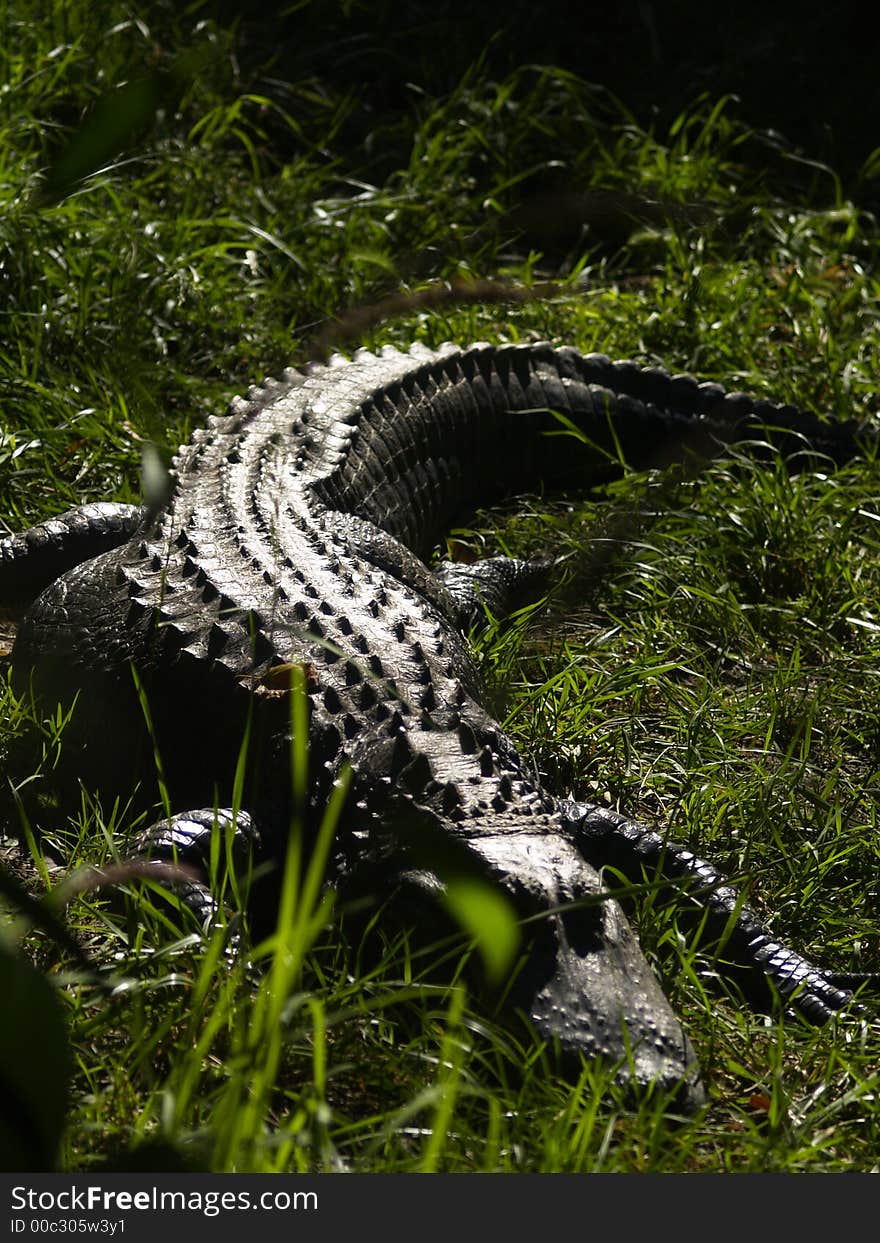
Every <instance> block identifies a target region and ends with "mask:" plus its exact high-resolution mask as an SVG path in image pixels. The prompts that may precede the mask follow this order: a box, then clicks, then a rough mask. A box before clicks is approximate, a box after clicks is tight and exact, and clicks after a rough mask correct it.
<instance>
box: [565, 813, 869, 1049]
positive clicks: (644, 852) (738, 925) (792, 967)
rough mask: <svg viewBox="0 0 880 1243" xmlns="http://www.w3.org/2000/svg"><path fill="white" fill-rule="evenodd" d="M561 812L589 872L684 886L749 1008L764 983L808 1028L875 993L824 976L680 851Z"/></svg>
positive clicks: (644, 834) (595, 816)
mask: <svg viewBox="0 0 880 1243" xmlns="http://www.w3.org/2000/svg"><path fill="white" fill-rule="evenodd" d="M562 810H563V812H564V814H565V816H566V819H567V820H568V822H569V825H570V827H571V831H572V837H573V840H574V841H575V842H576V844H577V846H578V848H579V849H580V850H581V852H582V853H583V855H584V857H585V858H586V859H588V860H590V861H591V862H592V863H593V864H594V865H595V866H596V867H603V866H604V867H610V868H614V869H616V870H618V871H620V872H622V873H623V875H624V876H625V877H626V878H627V880H629V881H631V882H632V883H634V884H638V883H640V882H642V881H643V880H644V879H645V875H646V874H647V875H648V876H649V877H650V876H651V875H659V876H660V877H661V878H662V879H664V880H669V881H670V882H672V883H674V884H676V885H677V886H681V885H682V883H684V884H685V886H686V888H687V892H688V894H689V895H690V896H691V897H692V898H693V899H694V900H695V902H696V903H697V907H698V913H699V916H700V918H705V920H706V929H707V932H708V933H709V935H710V936H713V937H717V938H719V939H720V940H721V941H722V944H723V952H724V954H725V956H726V957H728V958H729V959H730V960H731V962H732V964H733V966H734V969H735V973H736V975H737V978H738V979H739V981H740V983H741V985H742V987H743V991H744V992H745V993H746V995H747V996H749V997H750V999H751V1000H752V1001H754V1002H756V1003H760V1004H763V1003H764V1002H765V1001H766V1000H767V999H768V998H769V995H770V993H771V990H770V989H769V988H768V987H767V981H770V982H771V983H772V985H773V986H774V987H775V988H776V990H777V991H778V993H779V994H780V996H781V997H782V998H783V999H785V1000H786V1001H788V1000H789V999H790V1000H791V1004H792V1005H793V1006H794V1007H795V1008H796V1009H797V1010H799V1011H800V1013H801V1014H803V1016H804V1017H805V1018H806V1019H807V1020H808V1021H809V1022H811V1023H816V1024H821V1023H825V1022H827V1021H828V1019H830V1018H831V1016H832V1014H834V1012H835V1011H837V1010H842V1009H843V1008H844V1007H845V1006H847V1005H848V1004H849V1003H850V1002H851V1001H852V991H851V989H852V988H855V987H859V986H861V985H864V984H868V985H875V986H876V984H877V980H878V977H877V976H872V975H846V974H842V973H835V972H832V971H825V970H823V969H822V968H821V967H817V966H815V965H814V964H813V963H811V962H809V961H807V959H805V958H802V957H801V956H800V954H797V953H795V952H794V950H790V949H788V948H787V947H786V946H784V945H783V944H782V943H781V942H779V941H777V940H776V939H775V938H774V937H773V936H771V934H770V933H769V932H767V930H766V929H765V928H764V927H763V926H762V924H761V923H760V921H759V919H758V917H757V915H756V914H755V912H754V911H753V910H752V909H751V908H750V907H749V906H747V905H745V904H744V903H743V901H742V899H741V898H740V897H739V895H738V894H737V892H736V890H735V889H734V888H733V886H731V885H730V884H729V883H728V882H727V880H726V879H725V878H724V877H723V876H722V875H721V873H720V872H718V871H717V869H716V868H715V867H713V865H712V864H711V863H707V862H706V861H705V860H703V859H699V858H698V857H697V856H696V855H694V854H693V853H692V852H691V851H690V850H687V849H686V848H685V847H684V846H679V845H676V844H675V843H673V842H668V841H666V840H665V839H664V838H662V837H661V836H660V835H659V834H658V833H654V832H652V831H651V830H650V829H647V828H645V827H644V826H642V825H639V824H636V823H634V822H633V821H632V820H627V819H626V818H625V817H623V816H619V815H617V814H616V813H615V812H612V811H609V810H608V809H607V808H603V807H598V806H595V805H594V804H591V803H575V802H568V803H565V804H563V805H562ZM736 968H739V970H736Z"/></svg>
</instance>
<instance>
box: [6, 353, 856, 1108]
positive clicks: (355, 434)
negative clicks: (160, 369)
mask: <svg viewBox="0 0 880 1243" xmlns="http://www.w3.org/2000/svg"><path fill="white" fill-rule="evenodd" d="M571 428H574V429H576V430H577V439H576V440H573V439H572V438H571V436H570V435H564V434H563V435H560V432H564V431H565V430H566V429H571ZM756 436H757V437H758V438H760V439H761V440H762V442H766V441H767V440H768V439H769V440H772V441H773V442H774V443H775V444H776V445H777V446H778V447H780V448H781V449H782V450H783V451H785V450H787V449H789V448H803V444H804V440H806V441H807V442H808V443H809V444H810V445H811V446H813V447H814V448H815V449H816V450H817V451H820V452H822V453H823V454H826V455H828V456H830V457H832V458H833V459H835V460H836V461H844V460H846V459H847V458H849V457H851V456H852V455H853V454H855V453H856V452H858V451H859V445H860V431H859V429H858V427H857V426H856V425H855V424H854V423H846V424H844V423H841V422H837V423H835V422H824V421H822V420H820V419H818V418H815V417H813V416H810V415H808V414H806V413H804V412H802V411H799V410H797V409H795V408H794V407H790V406H782V405H774V404H772V403H770V402H766V401H762V400H756V399H755V398H752V397H749V396H748V395H745V394H742V393H732V392H727V391H725V389H724V388H723V387H721V386H720V385H718V384H715V383H700V382H699V381H698V380H696V379H695V378H693V377H691V376H688V375H673V374H669V373H668V372H667V371H665V370H663V369H662V368H659V367H640V366H638V365H636V364H634V363H631V362H620V361H618V362H614V361H611V360H610V359H609V358H607V357H605V356H604V355H600V354H581V353H579V352H577V351H576V350H575V349H573V348H570V347H559V348H554V347H553V346H551V345H548V344H528V345H500V346H491V345H486V344H482V343H479V344H476V345H473V346H470V347H468V348H459V347H457V346H455V345H452V344H446V345H444V346H441V347H440V348H439V349H437V350H436V351H433V350H429V349H428V348H426V347H424V346H421V345H414V346H412V347H411V348H410V349H409V350H408V351H406V352H401V351H398V350H397V349H395V348H390V347H388V348H384V349H381V350H379V351H378V352H377V353H370V352H367V351H364V350H360V351H358V352H356V353H355V354H354V355H353V357H352V358H350V359H349V358H344V357H341V356H334V357H332V358H331V359H330V360H329V362H327V363H320V364H312V365H310V366H309V367H307V368H306V369H304V370H301V371H293V370H288V371H285V372H284V374H283V376H282V378H281V379H279V380H274V379H267V380H266V381H264V383H263V384H262V385H260V386H257V387H254V388H252V389H251V390H249V392H248V394H247V396H246V397H245V398H236V399H235V400H233V402H232V403H231V406H230V408H229V410H228V413H227V414H225V415H223V416H218V417H213V416H212V417H211V418H209V419H208V422H207V426H206V427H205V428H202V429H199V430H197V431H196V432H195V433H194V435H193V437H192V440H191V441H190V443H189V444H188V445H186V446H184V447H182V448H181V449H180V451H179V453H178V456H177V457H176V459H175V462H174V465H173V469H172V472H171V479H172V490H171V494H170V497H169V498H168V499H167V500H166V501H165V502H164V503H162V504H161V505H153V506H127V505H119V504H110V503H106V504H105V503H96V504H91V505H86V506H83V507H81V508H79V509H74V510H71V511H68V512H67V513H65V514H62V515H60V516H59V517H58V518H56V519H52V520H50V521H47V522H43V523H41V524H40V525H38V526H36V527H34V528H32V529H31V530H30V531H27V532H24V533H20V534H15V535H10V536H7V537H5V538H4V539H2V540H0V602H5V603H6V604H7V605H15V606H17V607H18V608H19V609H20V610H21V611H22V612H23V618H22V621H21V625H20V627H19V630H18V634H17V637H16V641H15V645H14V649H13V655H12V675H13V680H14V684H15V685H16V686H18V687H19V688H25V687H29V688H31V689H32V691H33V692H34V693H35V695H36V696H37V698H38V700H40V701H42V702H43V703H45V704H46V705H49V706H54V705H55V704H56V703H59V702H60V703H63V704H65V705H70V704H72V703H74V701H75V710H74V711H73V714H72V719H71V722H70V726H69V732H68V734H67V735H66V738H65V742H66V746H65V748H64V752H65V754H67V755H72V756H73V757H74V759H73V765H74V770H75V771H74V772H73V777H74V779H75V780H77V781H82V782H84V783H85V784H86V785H87V786H90V787H93V788H95V789H97V790H99V791H101V792H102V794H109V795H111V796H113V795H123V796H126V795H130V793H131V790H132V789H133V788H135V787H136V786H138V783H139V788H140V790H141V791H142V792H144V797H145V799H146V801H147V802H148V803H149V802H150V801H151V800H152V805H153V806H157V805H158V800H157V799H156V797H155V791H156V784H155V782H156V764H157V760H156V756H158V757H159V762H160V765H161V777H162V780H163V782H164V788H165V791H166V794H167V802H166V805H165V806H166V810H170V811H171V813H172V814H171V816H170V818H169V817H168V816H166V817H165V818H164V819H162V820H159V821H158V822H157V823H155V824H154V825H153V827H152V828H151V829H150V830H148V831H147V832H146V833H142V834H140V835H139V836H138V837H137V838H136V840H135V841H134V843H133V844H130V846H129V849H130V851H131V852H132V853H133V854H134V855H135V856H137V857H144V858H149V859H159V860H166V861H167V860H168V859H169V858H174V859H182V860H186V861H189V862H191V863H194V864H197V865H198V866H199V867H201V869H202V872H203V873H204V872H205V869H206V866H207V861H208V859H209V858H210V854H211V837H212V834H216V833H217V832H218V831H223V832H228V834H229V835H230V838H231V840H232V841H233V843H234V845H235V848H236V850H237V851H239V853H240V854H241V856H242V857H245V856H249V857H252V858H253V857H255V858H257V859H258V860H265V861H269V862H271V861H273V860H274V861H277V860H279V859H280V858H283V856H284V852H285V844H286V842H287V840H288V835H289V833H290V825H291V823H292V822H293V821H294V820H297V818H298V820H297V822H298V823H300V824H302V825H304V826H305V827H304V831H305V833H306V834H308V835H310V838H311V840H313V836H314V833H315V832H316V831H317V826H318V824H319V823H320V819H321V815H322V812H323V810H324V809H325V808H326V806H327V804H328V802H329V800H330V799H331V797H332V795H333V792H334V789H336V787H338V786H339V785H340V783H342V782H343V781H344V780H349V782H350V785H349V788H348V792H347V795H346V797H345V804H344V810H343V814H342V816H341V818H340V821H339V824H338V826H337V829H336V833H335V838H334V841H333V845H332V851H331V855H330V858H329V862H328V880H329V882H330V883H332V884H333V885H335V886H336V888H337V889H338V890H339V892H340V895H341V900H342V901H343V903H345V902H355V901H361V902H363V901H365V900H367V899H369V898H372V900H373V901H374V902H384V903H386V909H387V910H388V911H390V912H392V913H396V914H395V917H399V918H406V919H417V920H422V921H423V922H424V924H425V927H430V928H432V929H434V928H436V927H440V926H442V921H443V915H442V912H443V909H444V904H443V896H444V892H445V889H446V887H447V886H448V885H449V884H450V883H451V878H454V877H456V876H459V875H468V876H475V877H479V878H482V879H483V881H484V882H488V883H490V884H492V885H495V886H496V887H497V888H498V889H499V890H500V892H501V893H502V894H504V895H505V897H506V899H507V900H508V901H509V903H510V905H511V906H512V908H513V910H514V911H515V913H516V915H517V916H518V917H519V919H520V920H521V921H522V927H523V933H524V935H526V936H527V942H526V944H527V952H526V953H524V954H523V955H522V956H521V958H520V961H519V963H518V965H517V968H516V970H515V971H514V972H513V973H512V974H513V978H512V979H511V980H509V981H507V984H506V1004H507V1006H508V1008H509V1009H510V1011H511V1012H513V1013H519V1014H522V1015H525V1016H528V1018H529V1020H530V1021H531V1023H532V1025H533V1027H534V1028H535V1029H536V1030H537V1033H538V1035H539V1036H540V1037H542V1038H543V1039H544V1040H545V1041H546V1042H547V1044H548V1047H552V1048H553V1049H555V1050H556V1052H557V1053H558V1055H559V1057H560V1058H561V1060H562V1063H563V1066H564V1067H575V1068H577V1067H580V1066H582V1065H583V1058H584V1057H586V1058H603V1059H607V1060H608V1061H609V1062H610V1063H611V1064H612V1066H613V1067H614V1068H616V1073H617V1076H618V1078H619V1079H620V1080H621V1082H625V1083H629V1084H632V1085H653V1084H657V1085H659V1086H660V1087H662V1088H663V1089H669V1090H670V1091H677V1093H678V1096H677V1099H678V1100H679V1101H680V1102H681V1103H682V1104H683V1106H684V1107H685V1108H694V1107H696V1106H697V1105H698V1104H699V1103H700V1101H701V1100H702V1099H703V1086H702V1082H701V1078H700V1071H699V1066H698V1064H697V1060H696V1057H695V1054H694V1052H693V1049H692V1047H691V1045H690V1042H689V1040H688V1038H687V1036H686V1034H685V1032H684V1030H683V1028H682V1025H681V1023H680V1021H679V1019H678V1018H677V1017H676V1015H675V1014H674V1013H673V1010H672V1008H671V1006H670V1004H669V1002H668V1001H667V999H666V997H665V995H664V993H663V991H662V989H661V987H660V985H659V983H658V981H657V980H656V978H655V976H654V974H653V972H652V970H651V968H650V967H649V965H648V963H647V961H646V959H645V957H644V955H643V953H642V951H641V949H640V947H639V945H638V942H637V940H636V938H635V936H634V934H633V932H632V930H631V928H630V926H629V924H628V922H627V919H626V917H625V915H624V913H623V910H622V908H621V906H620V905H619V903H618V901H617V900H616V899H615V897H614V896H613V895H612V894H610V893H609V887H608V884H607V883H606V880H605V878H604V876H603V875H602V874H600V873H601V870H602V869H603V868H614V869H616V870H617V871H618V872H620V873H622V874H623V875H624V876H626V877H629V878H630V879H631V880H632V881H633V882H634V883H639V882H644V880H645V877H646V876H647V877H655V878H656V877H660V878H662V879H666V880H674V881H675V882H676V883H677V884H679V885H680V886H683V887H685V888H686V889H687V890H688V893H689V895H690V898H689V901H692V900H693V898H694V895H696V896H697V898H698V899H699V903H700V907H701V909H702V911H703V912H704V918H705V919H706V920H707V921H708V924H709V928H710V930H711V929H713V928H714V929H715V931H716V932H718V933H719V934H720V933H721V932H722V931H723V934H724V942H725V957H726V958H727V959H729V960H730V962H731V964H738V965H739V966H740V967H741V968H742V970H743V973H744V974H743V979H744V980H746V981H758V982H760V987H759V988H758V989H757V992H760V991H761V988H766V989H767V990H768V991H769V992H770V993H772V994H778V995H780V996H781V997H782V999H783V1000H784V1001H785V1002H786V1003H791V1004H793V1005H794V1006H796V1007H797V1008H798V1009H799V1010H800V1011H801V1013H802V1014H804V1015H805V1016H807V1018H808V1019H810V1020H811V1021H813V1022H816V1023H821V1022H824V1021H825V1020H826V1019H827V1018H828V1017H829V1016H830V1015H831V1014H832V1013H834V1012H835V1011H838V1010H840V1009H842V1008H843V1007H845V1006H846V1005H848V1003H849V1002H850V1001H851V999H852V992H851V988H852V981H853V979H854V978H855V977H847V976H842V975H841V976H838V975H833V974H831V973H829V972H826V971H824V970H822V969H820V968H819V967H817V966H814V965H813V964H811V963H810V962H808V961H806V960H805V959H803V958H802V957H800V955H798V954H797V953H795V952H794V951H792V950H790V949H788V948H787V947H785V946H784V945H782V944H780V943H779V942H778V941H776V940H775V939H774V938H773V936H772V935H771V934H770V933H769V932H768V931H767V930H766V929H765V928H764V927H762V925H761V924H760V922H759V920H758V918H757V916H756V915H755V913H754V912H753V911H752V910H751V909H750V908H749V907H748V906H746V905H743V904H742V902H741V899H740V897H739V895H738V894H737V893H736V891H735V890H734V889H733V888H732V887H731V886H730V885H729V884H727V883H726V882H725V880H724V877H723V876H721V875H719V873H718V872H717V871H716V870H715V869H714V868H713V867H712V865H711V864H709V863H707V862H705V861H703V860H701V859H698V858H696V857H695V856H694V855H693V854H692V853H691V852H690V851H688V850H686V849H685V848H683V847H681V846H677V845H675V844H673V843H670V842H668V841H666V840H665V838H664V837H663V836H662V835H660V834H658V833H655V832H654V831H652V830H650V829H648V828H647V827H645V826H643V825H640V824H638V823H636V822H634V821H632V820H629V819H627V818H626V817H624V816H622V815H620V814H618V813H616V812H614V811H612V810H610V809H609V808H608V807H606V806H599V805H594V804H590V803H584V802H578V801H576V800H574V799H572V798H569V797H563V796H554V795H551V794H550V793H549V792H547V791H546V790H544V789H543V788H542V787H541V785H540V784H539V782H538V781H537V780H536V779H535V777H534V776H533V774H532V773H531V771H530V769H529V766H528V765H527V764H526V763H525V762H524V760H523V759H522V758H521V756H520V755H519V754H518V752H517V749H516V746H515V745H514V743H513V742H512V741H511V740H510V739H509V738H508V737H506V736H505V735H504V733H503V732H502V730H501V728H500V726H499V725H498V724H497V723H496V722H495V721H494V720H493V719H492V717H491V716H490V715H489V714H488V712H487V711H486V709H485V708H484V707H483V706H482V704H481V689H480V678H479V676H478V672H477V668H476V666H475V662H474V659H473V656H472V654H471V650H470V648H469V646H468V643H467V639H466V633H467V630H468V627H469V626H470V625H471V624H473V623H474V622H475V621H476V620H477V619H478V618H479V617H480V616H485V612H486V610H487V609H489V610H490V611H491V612H492V613H494V614H495V615H498V616H501V615H503V614H504V613H505V611H508V610H509V609H510V608H511V607H513V603H514V602H515V601H516V600H517V599H518V598H519V597H520V596H521V593H522V591H523V589H524V587H525V589H528V588H529V586H530V585H532V584H534V582H535V580H536V579H540V576H541V575H542V574H543V575H546V572H547V561H546V559H544V560H535V561H532V562H529V561H519V560H515V559H512V558H502V557H495V558H488V559H486V560H484V561H479V562H477V563H476V564H475V565H470V566H468V565H464V564H451V563H449V562H443V563H441V564H439V565H438V566H436V567H435V568H433V569H431V568H429V567H428V563H429V562H430V559H431V556H432V553H433V552H434V550H435V549H436V547H437V544H438V541H439V540H440V539H441V537H442V536H443V535H444V534H445V532H446V531H447V530H448V529H449V526H450V524H451V523H452V522H453V520H454V519H455V518H456V517H457V516H459V515H461V514H462V513H463V512H466V511H468V510H469V509H470V510H472V509H473V508H475V507H476V506H477V505H478V504H485V503H488V502H490V501H492V500H494V499H496V498H499V497H501V496H504V495H509V494H513V493H517V492H523V491H526V490H527V489H529V488H532V489H534V486H535V484H536V482H538V481H540V482H541V483H542V484H545V485H547V486H571V485H575V486H577V487H579V488H582V489H589V488H591V487H595V486H596V485H598V484H600V483H602V482H604V481H606V480H607V479H608V478H610V477H612V476H613V475H614V474H615V473H618V472H619V470H620V466H621V463H622V462H626V463H628V464H630V465H631V466H636V467H638V466H645V465H650V464H652V463H657V462H661V461H669V460H670V459H671V457H675V456H676V455H681V454H687V453H695V454H697V455H701V456H703V457H704V456H705V455H706V454H708V453H712V452H717V451H718V447H719V446H723V445H729V444H731V443H735V442H740V441H743V440H744V439H746V438H749V437H751V438H752V439H753V440H754V439H755V438H756ZM670 446H672V450H671V449H670ZM132 671H134V674H135V676H134V677H133V674H132ZM294 671H299V677H300V683H301V685H302V687H303V692H302V693H301V694H300V702H302V703H303V704H304V709H303V715H302V716H301V718H300V719H301V720H306V721H307V732H308V744H309V769H308V772H309V777H308V783H307V787H306V788H305V790H303V791H300V794H299V795H295V794H294V792H293V786H294V785H295V783H294V782H292V781H291V776H290V773H291V764H290V751H291V733H292V726H291V720H292V719H293V718H295V715H296V714H295V713H293V714H292V712H291V699H292V695H291V690H290V688H291V685H292V678H293V673H294ZM144 705H146V710H145V708H144ZM245 736H246V737H247V739H248V750H247V754H248V764H247V772H246V778H245V780H244V784H243V786H242V787H241V788H240V790H239V792H238V793H236V790H235V781H236V772H237V769H238V761H239V757H240V755H241V749H242V740H243V738H244V737H245ZM297 800H299V803H300V804H302V805H301V806H299V805H297ZM215 858H216V851H215ZM276 870H277V869H276ZM254 892H255V893H256V895H257V897H256V898H254V899H252V904H253V905H254V907H255V909H263V907H264V906H265V904H266V903H267V902H268V901H269V899H268V898H267V894H271V893H272V890H271V888H269V889H267V888H266V887H265V884H264V887H263V888H260V886H259V885H255V886H254ZM275 896H276V897H277V894H276V895H275ZM186 899H187V902H188V903H189V905H190V906H191V907H192V908H193V909H194V910H196V911H197V912H199V913H200V914H201V915H204V916H207V915H208V914H209V913H210V912H211V911H212V910H213V909H214V906H213V902H214V899H213V896H212V895H211V894H210V892H209V890H208V887H207V883H206V882H205V881H204V880H203V881H199V882H193V883H191V884H190V885H189V886H188V887H187V891H186ZM768 982H769V983H768Z"/></svg>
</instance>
